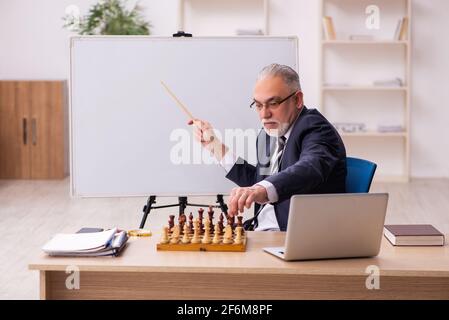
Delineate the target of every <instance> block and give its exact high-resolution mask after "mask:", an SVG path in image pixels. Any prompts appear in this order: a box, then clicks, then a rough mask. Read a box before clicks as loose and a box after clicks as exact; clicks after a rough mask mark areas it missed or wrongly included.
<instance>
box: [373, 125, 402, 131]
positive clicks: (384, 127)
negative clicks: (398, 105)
mask: <svg viewBox="0 0 449 320" xmlns="http://www.w3.org/2000/svg"><path fill="white" fill-rule="evenodd" d="M377 132H380V133H389V132H404V127H403V126H401V125H378V126H377Z"/></svg>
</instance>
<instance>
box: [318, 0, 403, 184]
mask: <svg viewBox="0 0 449 320" xmlns="http://www.w3.org/2000/svg"><path fill="white" fill-rule="evenodd" d="M370 5H375V6H377V7H378V8H379V9H380V10H379V12H380V16H379V17H380V20H379V21H380V23H379V28H373V29H370V28H368V27H367V24H366V19H367V17H368V16H369V13H367V11H366V10H365V9H366V8H367V7H368V6H370ZM321 16H322V17H323V20H325V19H324V17H331V18H332V23H333V26H334V29H335V39H332V40H331V39H327V38H326V36H327V35H331V34H332V32H329V31H326V30H324V28H325V27H324V26H323V22H322V20H321V19H320V30H321V33H320V35H321V50H320V51H321V58H320V65H321V72H320V78H321V79H320V95H321V97H320V98H321V99H320V100H321V104H320V105H321V108H322V112H323V114H324V115H325V116H326V117H327V118H328V119H329V121H331V122H334V123H342V122H343V123H361V122H362V123H364V124H365V123H366V131H360V132H340V133H341V136H342V138H343V140H344V142H345V145H346V151H347V155H348V156H353V157H360V158H365V159H368V160H371V161H374V162H376V163H377V164H378V168H377V172H376V175H375V180H376V181H388V182H407V181H409V179H410V94H411V93H410V87H411V86H410V78H411V77H410V71H411V70H410V69H411V62H410V60H411V55H410V52H411V37H410V30H411V28H410V25H411V21H410V18H411V0H321ZM404 17H408V19H407V20H406V23H404V24H405V26H404V27H406V28H407V32H404V35H403V37H401V39H400V40H397V38H395V32H396V28H397V25H398V21H399V20H400V19H402V18H404ZM326 21H328V20H326ZM327 23H328V22H327ZM399 30H400V29H399ZM351 35H363V36H364V37H366V38H368V39H360V40H350V36H351ZM394 78H400V79H401V81H400V84H397V85H393V84H391V83H390V84H386V85H379V84H376V85H374V83H373V82H374V81H378V82H382V81H387V80H392V79H394ZM382 125H387V126H388V125H390V126H395V127H402V128H403V130H401V131H393V132H380V131H379V130H378V127H379V126H382Z"/></svg>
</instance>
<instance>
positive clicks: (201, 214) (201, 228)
mask: <svg viewBox="0 0 449 320" xmlns="http://www.w3.org/2000/svg"><path fill="white" fill-rule="evenodd" d="M203 213H204V209H203V208H200V209H199V210H198V219H199V220H200V234H203V231H204V225H203Z"/></svg>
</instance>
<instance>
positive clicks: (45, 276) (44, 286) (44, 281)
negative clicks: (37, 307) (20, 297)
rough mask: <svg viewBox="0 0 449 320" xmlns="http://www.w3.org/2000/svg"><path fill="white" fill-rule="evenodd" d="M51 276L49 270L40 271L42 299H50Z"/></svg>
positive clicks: (40, 294)
mask: <svg viewBox="0 0 449 320" xmlns="http://www.w3.org/2000/svg"><path fill="white" fill-rule="evenodd" d="M49 278H50V272H49V271H43V270H41V271H40V272H39V296H40V297H39V298H40V299H41V300H48V299H50V294H49V288H50V286H49V285H48V284H49V280H50V279H49Z"/></svg>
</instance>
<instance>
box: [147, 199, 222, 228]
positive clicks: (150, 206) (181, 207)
mask: <svg viewBox="0 0 449 320" xmlns="http://www.w3.org/2000/svg"><path fill="white" fill-rule="evenodd" d="M155 203H156V196H149V197H148V200H147V204H146V205H145V206H144V207H143V217H142V221H141V222H140V227H139V228H140V229H143V228H144V227H145V222H146V221H147V217H148V214H149V213H150V211H151V209H162V208H171V207H179V216H178V218H179V217H180V216H181V215H182V214H184V211H185V209H186V207H187V206H190V207H212V208H220V209H221V211H222V212H223V213H224V214H225V215H226V216H227V215H228V206H227V205H226V204H225V203H224V201H223V195H222V194H217V201H216V203H218V205H208V204H196V203H189V202H188V200H187V197H178V203H176V204H169V205H165V206H157V207H154V206H153V204H155Z"/></svg>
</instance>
